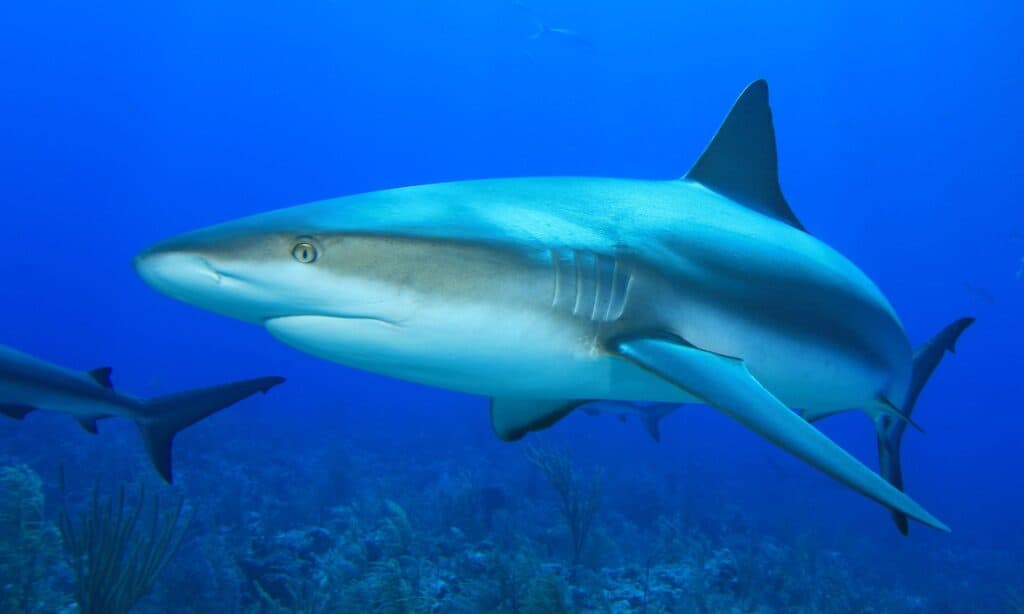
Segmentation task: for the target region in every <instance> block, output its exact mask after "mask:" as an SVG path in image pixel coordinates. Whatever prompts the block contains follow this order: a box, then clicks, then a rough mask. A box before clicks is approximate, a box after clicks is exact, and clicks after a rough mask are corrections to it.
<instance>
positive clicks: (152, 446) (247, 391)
mask: <svg viewBox="0 0 1024 614" xmlns="http://www.w3.org/2000/svg"><path fill="white" fill-rule="evenodd" d="M282 382H284V378H283V377H257V378H255V379H249V380H243V381H240V382H232V383H230V384H222V385H220V386H211V387H209V388H200V389H198V390H188V391H185V392H178V393H175V394H169V395H167V396H162V397H157V398H155V399H150V400H149V401H146V402H145V403H144V409H143V410H142V412H141V413H140V415H139V416H138V417H137V418H136V419H135V424H136V426H138V427H139V432H140V433H141V434H142V442H143V443H144V444H145V446H146V452H147V453H149V459H150V460H151V461H152V462H153V467H154V468H156V470H157V472H158V473H159V474H160V476H161V477H163V479H164V480H166V481H167V482H168V483H170V482H171V442H172V441H173V440H174V436H175V435H177V434H178V431H181V430H182V429H185V428H187V427H189V426H192V425H193V424H195V423H196V422H199V421H200V420H202V419H203V418H205V417H207V416H209V415H210V414H213V413H216V412H218V411H220V410H222V409H224V408H226V407H230V406H231V405H234V404H235V403H237V402H239V401H241V400H242V399H246V398H248V397H250V396H252V395H254V394H256V393H257V392H264V393H265V392H267V391H268V390H270V389H271V388H273V387H274V386H277V385H278V384H280V383H282Z"/></svg>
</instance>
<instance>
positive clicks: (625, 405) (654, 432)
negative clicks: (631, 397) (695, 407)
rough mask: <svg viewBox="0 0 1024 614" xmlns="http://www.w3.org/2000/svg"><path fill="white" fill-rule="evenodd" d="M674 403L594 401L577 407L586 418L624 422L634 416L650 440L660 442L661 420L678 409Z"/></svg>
mask: <svg viewBox="0 0 1024 614" xmlns="http://www.w3.org/2000/svg"><path fill="white" fill-rule="evenodd" d="M679 407H680V406H679V405H676V404H674V403H646V402H643V401H632V402H627V401H595V402H593V403H587V404H585V405H581V406H580V407H579V409H580V411H582V412H583V413H585V414H587V415H588V416H601V415H608V416H617V417H618V418H619V420H622V421H625V420H626V419H627V418H629V417H630V416H635V417H636V418H637V419H638V420H640V422H641V424H643V425H644V430H646V431H647V434H648V435H650V436H651V439H653V440H654V441H657V442H659V443H660V442H661V429H660V428H659V425H660V424H661V419H662V418H664V417H665V416H667V415H669V414H671V413H673V412H675V411H676V410H677V409H679Z"/></svg>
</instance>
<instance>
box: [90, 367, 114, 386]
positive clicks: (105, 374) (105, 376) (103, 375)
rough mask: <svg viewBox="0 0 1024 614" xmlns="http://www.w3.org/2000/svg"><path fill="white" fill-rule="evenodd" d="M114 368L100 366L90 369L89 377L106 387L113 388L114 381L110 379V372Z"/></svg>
mask: <svg viewBox="0 0 1024 614" xmlns="http://www.w3.org/2000/svg"><path fill="white" fill-rule="evenodd" d="M113 370H114V369H113V367H98V368H96V369H93V370H91V371H89V377H91V378H93V379H94V380H96V383H97V384H99V385H100V386H103V387H104V388H113V387H114V382H112V381H110V374H111V372H113Z"/></svg>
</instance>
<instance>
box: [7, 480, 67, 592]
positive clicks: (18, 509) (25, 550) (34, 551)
mask: <svg viewBox="0 0 1024 614" xmlns="http://www.w3.org/2000/svg"><path fill="white" fill-rule="evenodd" d="M45 509H46V498H45V495H44V494H43V481H42V479H41V478H40V477H39V474H38V473H36V472H35V471H34V470H32V468H30V467H28V466H26V465H23V464H16V465H8V466H5V467H0V612H48V611H53V610H55V609H57V607H58V606H59V605H62V604H63V602H64V601H65V598H64V596H63V595H62V594H60V593H59V591H58V589H57V588H56V586H55V578H56V577H57V574H56V573H54V572H55V570H56V569H57V567H58V566H59V560H60V538H59V537H58V535H57V529H56V528H55V527H54V526H53V524H52V523H51V522H49V521H48V520H47V519H46V513H45Z"/></svg>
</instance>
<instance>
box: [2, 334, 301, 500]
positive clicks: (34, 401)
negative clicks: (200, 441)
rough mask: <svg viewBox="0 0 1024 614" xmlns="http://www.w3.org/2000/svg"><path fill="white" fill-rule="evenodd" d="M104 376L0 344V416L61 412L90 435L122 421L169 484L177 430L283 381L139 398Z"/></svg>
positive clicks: (258, 380) (259, 379) (106, 371)
mask: <svg viewBox="0 0 1024 614" xmlns="http://www.w3.org/2000/svg"><path fill="white" fill-rule="evenodd" d="M110 373H111V369H110V367H101V368H99V369H93V370H92V371H87V372H82V371H72V370H71V369H65V368H64V367H60V366H58V365H55V364H52V363H49V362H46V361H44V360H40V359H38V358H36V357H34V356H30V355H28V354H25V353H23V352H19V351H18V350H15V349H13V348H10V347H6V346H2V345H0V401H2V402H0V413H2V414H4V415H6V416H8V417H10V418H14V419H16V420H21V419H22V418H24V417H25V416H26V415H28V414H29V413H30V412H32V411H35V410H37V409H45V410H52V411H58V412H63V413H66V414H71V415H72V416H74V417H75V419H76V420H77V421H78V423H79V424H81V425H82V428H84V429H85V430H87V431H89V432H90V433H93V434H95V433H96V432H97V428H96V421H97V420H102V419H103V418H111V417H114V416H119V417H122V418H128V419H129V420H132V421H133V422H135V425H136V426H137V427H138V428H139V433H140V434H141V435H142V441H143V443H144V444H145V446H146V452H147V453H148V454H149V457H150V460H151V461H153V466H154V467H155V468H156V470H157V472H159V473H160V475H161V477H163V478H164V479H165V480H167V481H168V482H170V481H171V442H172V441H173V440H174V436H175V435H177V434H178V431H180V430H182V429H184V428H186V427H188V426H191V425H193V424H195V423H196V422H198V421H200V420H202V419H203V418H205V417H207V416H209V415H210V414H212V413H215V412H217V411H220V410H221V409H224V408H226V407H229V406H231V405H234V404H235V403H237V402H239V401H241V400H242V399H245V398H248V397H250V396H252V395H254V394H256V393H257V392H267V391H268V390H270V389H271V388H273V387H274V386H276V385H278V384H280V383H281V382H283V381H284V378H283V377H257V378H255V379H249V380H243V381H238V382H232V383H230V384H222V385H220V386H211V387H210V388H201V389H197V390H189V391H187V392H179V393H175V394H169V395H166V396H162V397H156V398H154V399H140V398H137V397H134V396H131V395H128V394H124V393H122V392H118V391H115V390H114V386H113V384H112V383H111V380H110Z"/></svg>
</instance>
